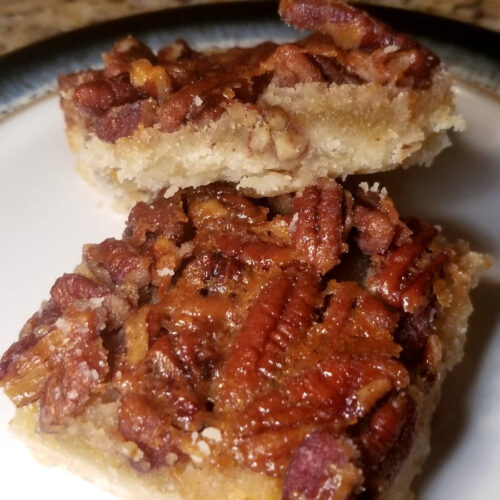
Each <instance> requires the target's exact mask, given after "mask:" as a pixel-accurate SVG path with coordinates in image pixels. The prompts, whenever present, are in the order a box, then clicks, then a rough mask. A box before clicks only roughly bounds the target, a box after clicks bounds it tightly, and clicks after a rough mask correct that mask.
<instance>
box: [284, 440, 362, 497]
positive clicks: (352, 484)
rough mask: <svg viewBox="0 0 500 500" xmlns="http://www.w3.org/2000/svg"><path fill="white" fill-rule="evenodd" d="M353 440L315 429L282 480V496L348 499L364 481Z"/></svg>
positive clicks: (295, 455) (295, 454)
mask: <svg viewBox="0 0 500 500" xmlns="http://www.w3.org/2000/svg"><path fill="white" fill-rule="evenodd" d="M356 458H357V450H356V448H355V447H354V446H353V444H352V443H350V442H349V441H345V440H339V439H335V438H334V437H333V436H332V435H331V434H329V433H328V432H324V431H323V432H313V433H311V434H309V436H307V438H306V439H305V440H304V442H303V443H302V444H301V445H300V446H299V447H298V448H297V450H296V451H295V453H294V455H293V458H292V461H291V462H290V465H289V466H288V469H287V471H286V474H285V478H284V480H283V493H282V497H281V498H282V500H294V499H296V498H301V499H304V500H325V499H327V498H328V499H331V500H348V499H349V498H352V495H354V494H356V493H357V490H358V489H359V487H360V486H361V483H362V481H363V473H362V471H361V470H360V469H359V468H357V467H356V466H355V465H354V463H353V462H354V461H355V459H356Z"/></svg>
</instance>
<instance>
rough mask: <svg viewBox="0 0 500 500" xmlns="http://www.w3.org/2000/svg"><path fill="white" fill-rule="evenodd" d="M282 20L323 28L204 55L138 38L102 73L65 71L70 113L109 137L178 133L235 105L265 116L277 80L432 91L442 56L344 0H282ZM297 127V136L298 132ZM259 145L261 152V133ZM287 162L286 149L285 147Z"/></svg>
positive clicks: (114, 53) (112, 55)
mask: <svg viewBox="0 0 500 500" xmlns="http://www.w3.org/2000/svg"><path fill="white" fill-rule="evenodd" d="M280 15H281V17H282V19H283V20H284V21H285V22H286V23H288V24H291V25H293V26H295V27H297V28H299V29H309V30H312V31H313V32H314V33H313V34H312V35H309V36H307V37H306V38H304V39H302V40H299V41H297V42H295V43H285V44H282V45H277V44H275V43H272V42H265V43H261V44H259V45H257V46H255V47H251V48H231V49H229V50H226V51H217V52H211V53H206V52H197V51H195V50H193V49H192V48H191V47H189V45H188V44H187V43H186V42H185V41H183V40H178V41H177V42H175V43H174V44H173V45H170V46H167V47H164V48H162V49H161V50H160V51H159V52H158V53H157V54H154V53H153V52H152V51H151V50H150V49H149V48H148V47H146V46H145V45H144V44H143V43H142V42H140V41H139V40H136V39H134V38H132V37H128V38H125V39H123V40H120V41H119V42H117V43H116V44H115V46H114V47H113V49H112V50H111V52H109V53H107V54H105V55H104V57H103V59H104V64H105V67H104V69H103V70H101V71H91V70H87V71H83V72H80V73H75V74H71V75H65V76H61V77H60V80H59V88H60V91H61V95H62V97H63V100H62V105H63V108H64V109H65V111H66V118H67V120H69V121H70V122H71V121H72V120H83V121H84V123H85V125H86V128H87V129H88V130H89V131H92V132H94V133H95V134H96V135H97V136H98V137H99V138H100V139H102V140H103V141H106V142H115V141H116V140H118V139H119V138H121V137H127V136H130V135H132V134H133V133H134V131H135V130H136V129H137V128H138V127H150V126H156V127H157V128H159V129H160V130H162V131H163V132H174V131H176V130H178V129H179V128H180V127H181V126H182V125H184V124H187V123H193V124H204V123H207V122H209V121H212V120H216V119H217V118H218V117H219V116H220V115H221V114H222V113H224V112H225V111H226V110H228V109H229V108H230V107H231V106H232V105H234V104H236V103H238V104H240V105H241V104H242V105H243V106H244V107H245V108H246V109H253V110H257V111H258V112H259V113H264V114H266V113H275V112H276V109H272V108H265V107H262V106H259V97H260V96H261V95H262V94H263V93H264V92H265V90H266V88H267V87H268V86H269V85H273V86H277V87H294V86H295V85H297V84H302V83H312V82H322V83H326V84H330V83H333V84H337V85H341V84H344V83H349V84H363V83H370V82H376V83H379V84H382V85H385V84H391V85H396V86H398V87H409V88H415V89H425V88H428V87H429V86H430V84H431V76H432V72H433V70H434V68H435V67H436V66H438V64H439V59H438V58H437V56H435V55H434V54H432V53H431V52H429V51H428V50H427V49H425V48H424V47H422V46H421V45H419V44H418V43H417V42H416V41H415V40H413V39H412V38H410V37H408V36H407V35H402V34H399V33H396V32H394V31H393V30H392V29H391V28H389V27H388V26H386V25H385V24H383V23H381V22H380V21H377V20H375V19H373V18H371V17H370V16H368V15H367V14H366V13H364V12H362V11H360V10H357V9H355V8H354V7H350V6H347V5H345V4H344V3H343V2H339V1H336V0H283V1H282V2H281V4H280ZM290 133H291V132H290ZM254 142H255V144H253V147H254V148H256V149H257V150H258V147H259V139H258V138H255V141H254ZM278 156H279V157H280V159H284V160H286V159H287V154H286V152H283V151H282V152H281V153H280V152H278Z"/></svg>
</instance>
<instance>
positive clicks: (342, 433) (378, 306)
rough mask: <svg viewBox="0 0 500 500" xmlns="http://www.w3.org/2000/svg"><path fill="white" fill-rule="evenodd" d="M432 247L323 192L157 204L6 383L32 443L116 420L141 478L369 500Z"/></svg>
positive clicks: (395, 447)
mask: <svg viewBox="0 0 500 500" xmlns="http://www.w3.org/2000/svg"><path fill="white" fill-rule="evenodd" d="M133 47H135V49H134V50H136V49H137V50H142V51H145V50H146V49H144V48H140V47H137V46H135V45H134V46H133ZM144 54H146V52H144ZM169 57H170V56H169ZM124 61H125V62H126V61H127V58H126V56H124V58H123V59H119V58H117V59H115V60H113V66H114V67H116V68H119V67H120V64H122V63H123V62H124ZM435 235H436V230H435V229H434V228H432V227H430V226H426V225H423V224H422V223H420V222H418V221H416V220H415V219H408V220H402V219H400V217H399V216H398V214H397V212H396V210H395V209H394V206H393V204H392V201H391V200H390V199H389V198H388V197H387V196H386V195H385V194H383V193H378V192H373V191H363V190H362V189H359V191H358V192H356V193H355V194H354V195H352V194H351V193H349V192H348V191H346V190H345V189H344V188H343V187H342V186H341V185H340V184H338V183H336V182H335V181H333V180H327V179H321V180H319V181H318V182H317V183H316V184H314V185H312V186H310V187H308V188H307V189H305V190H304V191H303V192H302V193H300V194H297V195H295V196H294V197H280V198H279V199H249V198H245V197H243V196H242V195H241V194H239V193H238V192H237V191H236V190H235V189H234V188H233V187H231V186H229V185H224V184H212V185H209V186H205V187H202V188H196V189H186V190H184V191H181V192H178V193H177V194H175V195H174V196H172V197H170V198H168V199H166V198H165V197H164V195H163V193H160V194H159V195H158V196H157V198H156V199H154V200H153V201H152V202H151V203H149V204H146V203H143V202H141V203H138V204H137V205H136V206H135V207H134V209H133V210H132V211H131V213H130V216H129V219H128V222H127V227H126V230H125V232H124V234H123V238H122V239H121V240H116V239H107V240H105V241H104V242H102V243H101V244H98V245H86V246H85V248H84V252H83V262H82V264H81V265H80V266H79V267H78V268H77V272H76V273H73V274H65V275H64V276H62V277H61V278H59V279H58V280H56V282H55V284H54V286H53V287H52V289H51V298H50V300H49V301H48V302H46V303H45V304H44V305H43V307H42V308H41V310H40V311H39V312H37V313H36V314H35V315H34V316H33V317H32V318H31V319H30V320H29V321H28V322H27V323H26V325H25V327H24V328H23V330H22V332H21V334H20V338H19V340H18V341H17V342H16V343H14V344H13V345H12V347H11V348H10V349H9V350H8V351H7V352H6V353H5V354H4V356H3V357H2V359H1V362H0V384H1V385H2V386H3V387H4V389H5V390H6V392H7V394H8V395H9V396H10V397H11V398H12V400H13V401H14V402H15V404H16V405H18V406H23V405H27V404H29V403H32V402H34V401H38V403H39V407H40V427H41V430H42V431H52V432H57V430H58V429H60V428H61V427H63V428H64V426H65V425H67V424H68V423H69V422H70V421H71V420H72V418H74V417H77V416H78V415H79V414H80V413H81V412H82V411H83V410H84V409H86V408H88V407H92V405H99V404H100V403H102V402H108V401H115V402H117V404H118V407H119V410H118V411H117V413H116V415H115V422H114V429H113V439H115V440H121V441H123V442H126V441H128V442H132V443H135V446H137V448H138V450H140V453H139V454H136V455H135V456H134V459H133V460H132V459H131V458H130V457H127V458H125V457H124V460H126V459H129V460H131V463H132V465H133V466H134V467H135V468H137V469H138V470H140V471H142V472H144V473H147V472H148V471H150V470H152V469H161V468H170V467H174V468H176V467H178V468H182V467H185V466H186V464H187V463H188V462H190V461H191V462H193V463H194V464H195V465H196V466H197V465H199V464H200V463H210V464H212V465H213V466H216V467H221V468H224V467H226V466H229V465H238V466H241V467H247V468H250V469H253V470H255V471H258V472H260V473H263V474H268V475H271V476H275V477H278V478H282V481H283V498H284V499H292V498H298V496H297V495H299V496H300V495H301V496H300V498H306V499H319V498H326V497H328V498H335V499H341V498H342V499H343V498H346V499H347V498H354V497H356V496H357V495H358V494H359V495H361V494H363V495H368V496H372V497H373V496H377V494H378V493H379V492H380V491H382V490H383V489H384V486H385V484H386V483H387V481H390V479H391V478H392V477H393V476H394V475H395V474H396V473H397V471H398V469H399V467H400V466H401V463H402V461H403V460H404V459H405V457H406V455H407V453H408V451H409V449H410V447H411V443H412V440H413V431H414V426H415V420H416V415H417V414H416V404H415V402H414V401H413V399H412V397H411V395H410V394H409V391H408V390H407V387H408V385H409V384H410V382H411V380H412V379H413V378H414V377H415V376H416V375H417V374H422V373H424V374H425V373H426V370H427V369H428V365H427V364H426V361H425V353H426V351H429V350H430V349H433V350H434V351H436V349H437V350H439V345H437V344H439V339H438V337H437V336H436V335H433V334H432V332H433V329H434V326H435V321H436V319H437V318H438V317H439V314H440V312H441V307H440V304H439V302H438V299H437V298H436V295H435V293H434V289H433V283H434V281H435V280H436V279H438V278H439V277H440V275H441V273H442V270H443V266H444V265H445V264H446V260H447V258H448V257H449V256H448V255H447V254H444V253H442V252H440V251H438V250H435V249H434V247H435V245H433V242H434V237H435ZM346 276H349V278H348V279H346V278H345V277H346ZM436 343H437V344H436ZM430 375H432V374H430ZM200 435H201V436H205V435H206V436H212V437H214V439H213V440H210V439H208V438H207V439H206V440H204V439H200V440H197V438H194V437H193V436H195V437H196V436H200ZM215 437H216V438H217V439H215ZM195 443H196V444H195ZM306 474H308V475H309V474H310V477H309V476H308V477H305V475H306ZM327 493H328V494H327ZM322 495H326V496H322Z"/></svg>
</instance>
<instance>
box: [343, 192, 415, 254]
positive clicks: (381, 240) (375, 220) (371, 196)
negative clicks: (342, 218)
mask: <svg viewBox="0 0 500 500" xmlns="http://www.w3.org/2000/svg"><path fill="white" fill-rule="evenodd" d="M353 226H354V227H355V228H356V229H357V230H358V235H357V243H358V245H359V248H360V249H361V251H362V252H363V253H365V254H368V255H371V254H384V253H386V252H387V250H388V249H389V247H390V246H391V244H392V243H393V242H394V243H395V244H396V245H398V246H400V245H402V244H403V243H408V242H409V241H411V240H410V230H409V229H408V227H406V225H405V224H404V223H403V222H402V221H401V220H400V218H399V214H398V213H397V211H396V209H395V208H394V204H393V202H392V200H391V199H390V198H389V197H387V196H381V195H380V194H378V193H374V192H370V191H368V192H366V193H364V192H363V191H360V192H359V193H358V196H357V204H356V205H355V207H354V210H353Z"/></svg>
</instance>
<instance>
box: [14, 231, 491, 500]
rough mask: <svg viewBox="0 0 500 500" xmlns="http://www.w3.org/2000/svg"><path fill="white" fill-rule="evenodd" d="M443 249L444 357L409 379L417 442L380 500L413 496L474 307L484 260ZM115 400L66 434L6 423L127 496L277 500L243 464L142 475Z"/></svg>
mask: <svg viewBox="0 0 500 500" xmlns="http://www.w3.org/2000/svg"><path fill="white" fill-rule="evenodd" d="M437 245H438V246H440V247H442V248H451V249H453V251H454V255H455V256H454V258H453V260H452V261H450V262H449V263H448V264H447V266H446V269H445V276H444V279H443V282H442V287H441V288H440V290H441V291H440V292H439V293H438V295H439V300H440V302H441V303H442V305H443V315H442V316H441V318H440V320H439V323H438V325H437V328H436V331H435V334H436V335H437V336H438V337H439V338H440V340H441V342H442V345H443V350H442V359H441V360H437V363H438V367H439V369H438V375H437V377H436V379H435V382H434V384H433V385H431V386H429V384H428V383H424V382H423V381H422V380H418V379H417V380H414V381H413V383H412V385H411V386H410V393H411V395H412V396H413V398H414V399H415V401H416V402H417V409H418V417H417V428H416V433H415V436H416V438H415V441H414V444H413V446H412V449H411V452H410V454H409V456H408V458H407V459H406V461H405V462H404V464H403V466H402V468H401V470H400V472H399V474H398V475H397V476H396V478H395V479H394V481H393V483H392V485H391V486H390V488H389V489H388V490H387V491H386V492H385V493H384V496H383V499H384V500H389V499H390V500H406V499H411V498H413V493H412V492H411V482H412V480H413V478H414V477H415V475H416V474H418V472H419V471H420V468H421V466H422V463H423V461H424V459H425V457H426V456H427V454H428V453H429V450H430V447H429V435H430V422H431V418H432V414H433V412H434V409H435V407H436V405H437V402H438V400H439V396H440V389H441V385H442V382H443V380H444V378H445V375H446V373H447V371H448V370H451V369H452V368H453V366H454V365H455V364H456V363H457V362H458V361H460V359H461V357H462V355H463V347H464V343H465V334H466V330H467V322H468V318H469V315H470V313H471V312H472V304H471V302H470V298H469V292H470V290H471V289H472V288H473V287H474V286H476V284H477V280H478V277H479V275H480V273H481V272H482V271H483V270H484V269H485V268H487V267H488V265H489V259H488V258H487V257H485V256H483V255H481V254H478V253H475V252H471V251H469V248H468V245H467V244H466V243H464V242H463V241H459V242H457V243H455V244H453V245H450V244H448V243H446V242H445V241H444V240H443V239H441V240H440V241H438V242H437ZM116 411H117V408H116V406H115V404H113V403H111V404H106V405H103V404H99V403H98V402H96V403H95V404H94V405H91V406H89V408H88V409H87V410H86V411H85V412H84V414H82V415H81V416H79V417H77V418H76V419H75V420H74V423H73V424H72V425H70V426H69V427H67V428H65V430H64V431H62V432H60V433H55V434H43V433H37V432H36V416H37V415H38V407H37V404H32V405H30V406H28V407H24V408H20V409H18V410H17V412H16V416H15V418H14V420H13V421H12V428H13V430H14V431H15V432H16V434H18V435H19V436H20V437H21V438H22V439H23V440H24V441H25V442H26V443H27V444H28V446H29V447H30V448H31V450H32V452H33V453H34V455H35V456H36V458H37V459H38V460H39V461H40V462H42V463H44V464H46V465H60V464H65V467H66V468H67V469H69V470H70V471H72V472H75V473H77V474H79V475H81V476H82V477H84V478H86V479H88V480H90V481H92V482H94V483H97V484H98V485H100V486H101V487H103V488H105V489H106V490H108V491H110V492H112V493H114V494H116V495H117V496H119V497H120V498H123V499H125V500H132V499H137V498H145V497H147V498H151V499H152V500H156V499H158V500H160V499H162V500H165V499H166V500H174V499H175V500H177V499H188V498H189V499H194V498H203V499H207V500H211V499H214V500H215V499H232V500H237V499H238V500H241V499H245V500H257V499H259V500H278V499H279V498H280V494H281V481H280V480H278V479H275V478H271V477H269V476H264V475H261V474H258V473H255V472H252V471H249V470H247V469H245V468H232V469H229V470H225V471H224V472H221V471H220V470H217V469H214V468H213V467H211V466H205V465H203V464H201V465H200V466H196V465H194V464H192V463H189V465H187V466H186V467H185V468H184V469H183V470H182V471H179V470H178V469H176V471H175V474H170V473H169V472H166V470H165V469H163V470H161V471H158V472H155V473H147V474H145V473H140V472H138V471H137V470H136V469H134V468H133V467H132V466H131V465H130V463H129V462H128V461H127V460H126V459H125V458H124V451H125V450H126V452H127V454H128V456H129V458H130V460H132V461H133V459H134V457H135V456H136V454H137V453H138V449H137V447H136V445H135V444H134V443H130V442H123V441H117V440H116V439H115V438H113V435H112V433H111V432H110V425H112V424H111V423H112V422H114V421H115V418H114V414H115V412H116Z"/></svg>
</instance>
